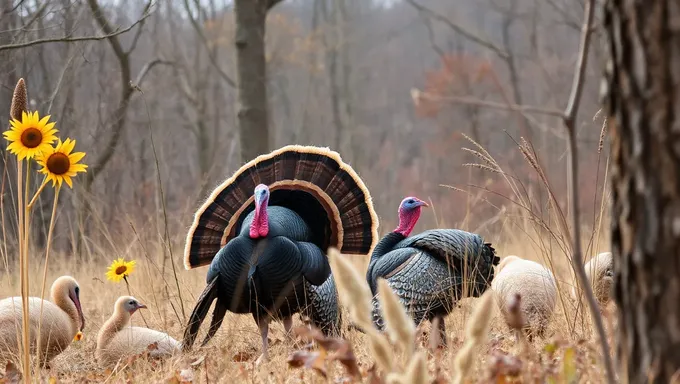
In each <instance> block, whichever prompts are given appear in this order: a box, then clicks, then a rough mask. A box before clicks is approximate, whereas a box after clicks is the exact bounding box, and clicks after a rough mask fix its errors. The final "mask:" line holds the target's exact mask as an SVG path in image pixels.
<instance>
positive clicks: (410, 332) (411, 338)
mask: <svg viewBox="0 0 680 384" xmlns="http://www.w3.org/2000/svg"><path fill="white" fill-rule="evenodd" d="M378 295H379V296H378V300H379V301H380V308H381V309H382V313H383V317H384V319H385V323H386V327H387V332H388V334H389V335H390V338H391V339H392V342H394V343H396V344H398V345H399V347H400V348H401V349H402V351H404V352H405V353H406V355H407V356H408V357H410V356H411V354H412V353H413V346H414V342H415V335H416V326H415V324H414V323H413V320H412V319H411V317H410V316H409V315H408V313H406V309H405V308H404V306H403V305H401V302H400V301H399V298H398V297H397V295H396V294H395V293H394V291H393V290H392V288H391V287H390V285H389V283H388V282H387V280H385V279H382V278H381V279H379V280H378Z"/></svg>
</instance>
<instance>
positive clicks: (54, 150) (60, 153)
mask: <svg viewBox="0 0 680 384" xmlns="http://www.w3.org/2000/svg"><path fill="white" fill-rule="evenodd" d="M75 145H76V141H75V140H71V139H66V141H64V142H62V141H61V140H59V142H58V143H57V145H56V146H55V147H52V146H48V147H47V150H46V151H44V152H43V153H41V154H40V155H38V157H37V158H36V160H37V161H38V164H39V165H40V166H42V168H41V169H40V170H38V172H40V173H44V174H45V175H47V181H50V180H51V181H52V185H53V186H54V185H56V184H59V186H60V187H61V183H62V182H64V181H65V182H66V184H68V186H69V187H71V188H73V184H72V182H71V178H72V177H75V176H76V173H78V172H85V169H87V165H85V164H78V162H79V161H80V160H82V159H83V157H85V152H74V153H71V152H72V151H73V147H75Z"/></svg>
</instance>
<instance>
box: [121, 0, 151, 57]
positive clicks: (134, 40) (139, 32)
mask: <svg viewBox="0 0 680 384" xmlns="http://www.w3.org/2000/svg"><path fill="white" fill-rule="evenodd" d="M152 3H153V0H149V2H148V3H146V6H145V7H144V11H143V12H142V13H143V14H148V13H149V9H150V8H151V4H152ZM142 32H144V21H143V20H142V22H141V23H139V28H137V33H135V37H134V38H132V43H130V48H128V50H127V54H130V52H132V51H134V50H135V48H136V47H137V42H139V38H140V37H141V36H142Z"/></svg>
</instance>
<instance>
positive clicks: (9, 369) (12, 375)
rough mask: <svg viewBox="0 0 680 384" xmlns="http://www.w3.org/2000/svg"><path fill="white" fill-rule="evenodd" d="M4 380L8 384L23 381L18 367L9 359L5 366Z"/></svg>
mask: <svg viewBox="0 0 680 384" xmlns="http://www.w3.org/2000/svg"><path fill="white" fill-rule="evenodd" d="M4 382H5V383H7V384H16V383H20V382H21V372H19V370H18V369H17V367H16V366H15V365H14V364H12V362H9V361H8V362H7V365H6V366H5V378H4Z"/></svg>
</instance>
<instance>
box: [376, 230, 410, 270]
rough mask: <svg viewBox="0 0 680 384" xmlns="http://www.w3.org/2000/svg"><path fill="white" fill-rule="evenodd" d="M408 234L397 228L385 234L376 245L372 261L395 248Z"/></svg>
mask: <svg viewBox="0 0 680 384" xmlns="http://www.w3.org/2000/svg"><path fill="white" fill-rule="evenodd" d="M405 238H406V236H404V235H403V234H402V233H400V232H397V231H396V230H395V231H393V232H390V233H388V234H387V235H385V236H384V237H383V238H382V239H380V241H379V242H378V244H377V245H376V246H375V249H374V250H373V253H372V254H371V262H373V261H375V260H377V259H379V258H380V257H382V256H384V255H385V254H386V253H389V252H390V251H392V250H393V249H394V246H395V245H397V244H398V243H399V242H400V241H402V240H404V239H405Z"/></svg>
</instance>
